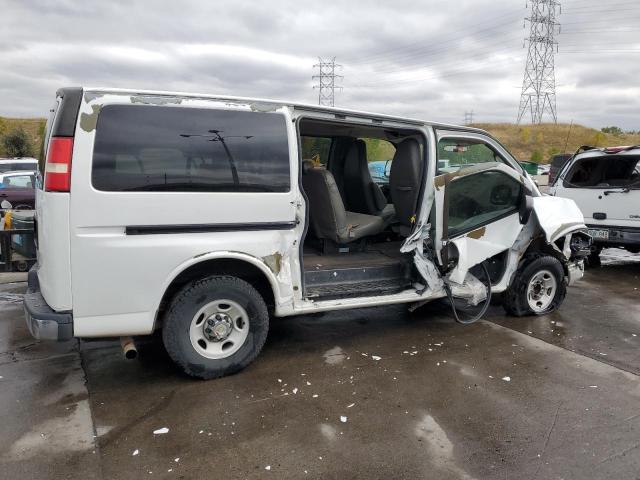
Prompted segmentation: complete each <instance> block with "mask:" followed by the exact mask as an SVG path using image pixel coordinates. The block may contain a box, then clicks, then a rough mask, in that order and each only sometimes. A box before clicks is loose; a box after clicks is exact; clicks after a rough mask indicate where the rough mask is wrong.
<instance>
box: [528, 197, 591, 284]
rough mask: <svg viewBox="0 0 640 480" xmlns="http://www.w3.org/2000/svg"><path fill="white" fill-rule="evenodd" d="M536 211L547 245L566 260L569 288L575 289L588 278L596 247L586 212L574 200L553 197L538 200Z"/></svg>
mask: <svg viewBox="0 0 640 480" xmlns="http://www.w3.org/2000/svg"><path fill="white" fill-rule="evenodd" d="M533 211H534V212H535V215H536V218H537V221H538V225H539V226H540V229H541V230H542V231H543V232H544V237H545V240H546V242H547V244H548V245H549V246H551V248H553V249H554V250H555V251H556V252H557V253H558V254H559V255H558V256H559V257H561V258H562V259H563V263H564V265H565V268H566V274H567V284H568V285H574V284H575V283H576V282H577V281H578V280H580V279H581V278H582V277H583V275H584V259H585V258H586V257H587V256H588V255H589V254H590V253H591V245H592V239H591V236H590V235H589V234H588V233H587V226H586V225H585V223H584V217H583V215H582V212H581V211H580V209H579V208H578V206H577V205H576V203H575V202H574V201H573V200H571V199H568V198H561V197H551V196H542V197H535V198H534V199H533Z"/></svg>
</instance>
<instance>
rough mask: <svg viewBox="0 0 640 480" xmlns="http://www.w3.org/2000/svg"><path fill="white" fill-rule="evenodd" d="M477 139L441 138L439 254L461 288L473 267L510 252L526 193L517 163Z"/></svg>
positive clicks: (437, 184)
mask: <svg viewBox="0 0 640 480" xmlns="http://www.w3.org/2000/svg"><path fill="white" fill-rule="evenodd" d="M474 137H476V138H472V137H466V138H465V137H460V136H458V137H448V138H447V137H442V138H440V140H439V144H438V168H439V172H438V173H439V175H438V176H436V178H435V180H434V184H435V205H436V225H435V236H436V238H435V240H436V242H435V245H436V254H437V255H438V260H439V261H440V262H441V264H443V265H451V266H452V269H451V273H450V276H449V279H450V280H451V281H454V282H456V283H460V284H462V283H463V282H464V280H465V277H466V275H467V272H468V271H469V269H470V268H471V267H473V266H474V265H478V264H479V263H481V262H483V261H484V260H486V259H488V258H491V257H493V256H494V255H497V254H499V253H501V252H503V251H505V250H508V249H509V248H511V246H512V245H513V243H514V242H515V240H516V238H517V237H518V235H519V234H520V232H521V230H522V224H521V210H522V205H523V202H524V199H525V194H526V193H527V186H526V185H525V180H524V177H523V174H522V172H521V171H518V170H516V167H515V165H514V164H513V163H514V161H513V159H511V158H507V157H506V155H504V154H503V153H502V152H500V151H499V149H498V148H497V146H496V145H493V144H492V143H491V142H490V141H489V140H484V139H482V138H477V136H474ZM444 157H446V158H444ZM454 256H455V257H456V258H452V257H454Z"/></svg>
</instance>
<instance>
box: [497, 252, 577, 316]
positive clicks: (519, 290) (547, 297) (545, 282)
mask: <svg viewBox="0 0 640 480" xmlns="http://www.w3.org/2000/svg"><path fill="white" fill-rule="evenodd" d="M566 293H567V286H566V285H565V282H564V268H563V267H562V264H561V263H560V260H558V259H557V258H555V257H552V256H551V255H544V254H532V255H529V256H527V257H526V258H525V259H524V261H523V262H522V265H521V266H520V268H518V270H517V271H516V274H515V276H514V278H513V280H512V282H511V285H509V288H508V289H507V290H506V291H505V292H504V293H503V295H502V306H503V308H504V309H505V311H506V312H507V313H508V314H509V315H513V316H516V317H524V316H527V315H545V314H547V313H551V312H553V311H554V310H556V309H558V307H560V305H561V304H562V302H563V301H564V297H565V295H566Z"/></svg>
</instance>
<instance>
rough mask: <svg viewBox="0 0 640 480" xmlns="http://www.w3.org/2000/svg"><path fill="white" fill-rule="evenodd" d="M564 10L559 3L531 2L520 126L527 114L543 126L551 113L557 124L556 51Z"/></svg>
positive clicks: (549, 0) (519, 112)
mask: <svg viewBox="0 0 640 480" xmlns="http://www.w3.org/2000/svg"><path fill="white" fill-rule="evenodd" d="M559 8H560V2H559V1H558V0H531V15H530V16H529V17H527V18H526V19H525V20H526V21H528V22H529V25H530V28H529V37H528V38H527V40H526V41H527V42H528V44H529V50H528V52H527V63H526V65H525V69H524V78H523V80H522V93H521V94H520V107H519V108H518V123H520V121H521V120H522V117H524V115H525V114H528V113H530V114H531V123H542V117H543V116H544V114H545V113H549V114H550V115H551V118H552V119H553V122H554V123H557V121H558V116H557V111H556V77H555V62H554V51H555V50H556V48H557V45H558V42H556V41H555V34H556V32H557V31H558V30H559V27H560V24H559V23H558V22H557V21H556V9H559Z"/></svg>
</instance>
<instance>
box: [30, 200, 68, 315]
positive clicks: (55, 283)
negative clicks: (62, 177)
mask: <svg viewBox="0 0 640 480" xmlns="http://www.w3.org/2000/svg"><path fill="white" fill-rule="evenodd" d="M69 201H70V198H69V194H68V193H56V192H45V191H43V190H41V189H39V188H36V217H37V221H38V281H39V282H40V291H41V293H42V296H43V297H44V299H45V300H46V301H47V303H48V304H49V306H50V307H51V308H52V309H53V310H55V311H57V312H60V311H67V310H71V309H72V307H73V302H72V296H71V258H70V252H69V246H70V239H69Z"/></svg>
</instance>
